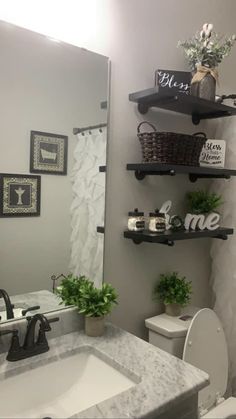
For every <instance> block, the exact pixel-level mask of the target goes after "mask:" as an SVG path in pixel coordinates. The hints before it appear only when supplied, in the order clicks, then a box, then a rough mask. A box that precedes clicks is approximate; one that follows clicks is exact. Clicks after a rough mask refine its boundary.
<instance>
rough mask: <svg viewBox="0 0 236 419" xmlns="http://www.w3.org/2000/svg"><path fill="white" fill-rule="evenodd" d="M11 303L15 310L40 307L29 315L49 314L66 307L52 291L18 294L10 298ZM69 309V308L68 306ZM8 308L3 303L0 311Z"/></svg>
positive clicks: (18, 318) (0, 305)
mask: <svg viewBox="0 0 236 419" xmlns="http://www.w3.org/2000/svg"><path fill="white" fill-rule="evenodd" d="M10 299H11V303H12V304H14V306H15V308H23V309H26V308H30V307H34V306H39V307H40V308H39V309H38V310H34V311H32V313H30V314H29V313H28V315H31V314H33V315H34V314H36V313H49V312H51V311H56V310H61V309H65V308H66V306H65V304H64V303H61V299H60V298H59V297H58V296H57V295H55V294H53V293H52V292H51V291H47V290H41V291H35V292H28V293H26V294H17V295H11V296H10ZM68 307H69V306H68ZM5 309H6V307H5V304H3V302H2V301H1V303H0V311H5ZM22 318H24V317H23V316H20V317H16V318H15V319H8V320H3V321H2V323H4V322H6V321H7V322H9V321H10V322H12V321H17V320H20V319H22Z"/></svg>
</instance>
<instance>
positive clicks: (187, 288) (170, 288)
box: [153, 272, 192, 316]
mask: <svg viewBox="0 0 236 419" xmlns="http://www.w3.org/2000/svg"><path fill="white" fill-rule="evenodd" d="M191 293H192V285H191V282H189V281H186V278H185V277H184V276H183V277H180V276H179V274H178V272H172V273H167V274H161V275H160V281H158V283H157V284H155V286H154V290H153V297H154V299H155V300H157V299H158V300H160V301H162V302H163V303H164V305H165V312H166V314H168V315H169V316H179V315H180V314H181V307H183V306H185V305H187V304H188V303H189V301H190V295H191Z"/></svg>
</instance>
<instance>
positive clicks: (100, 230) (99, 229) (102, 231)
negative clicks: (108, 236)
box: [97, 226, 105, 234]
mask: <svg viewBox="0 0 236 419" xmlns="http://www.w3.org/2000/svg"><path fill="white" fill-rule="evenodd" d="M97 233H102V234H104V233H105V227H102V226H97Z"/></svg>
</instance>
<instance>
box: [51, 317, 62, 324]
mask: <svg viewBox="0 0 236 419" xmlns="http://www.w3.org/2000/svg"><path fill="white" fill-rule="evenodd" d="M59 320H60V318H59V317H53V318H52V319H48V323H55V322H59Z"/></svg>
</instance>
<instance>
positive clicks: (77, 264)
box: [70, 128, 106, 287]
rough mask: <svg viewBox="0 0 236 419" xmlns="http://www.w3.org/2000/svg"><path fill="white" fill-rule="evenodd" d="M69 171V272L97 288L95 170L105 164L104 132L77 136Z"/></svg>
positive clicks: (100, 190) (100, 203)
mask: <svg viewBox="0 0 236 419" xmlns="http://www.w3.org/2000/svg"><path fill="white" fill-rule="evenodd" d="M77 138H78V139H77V145H76V147H75V151H74V167H73V170H72V176H71V180H72V190H73V201H72V206H71V228H72V233H71V260H70V272H72V273H73V274H74V275H86V276H87V277H89V278H90V279H91V280H93V281H94V283H95V285H96V286H97V287H99V286H101V284H102V279H103V242H104V234H100V233H97V226H104V211H105V174H104V173H99V166H102V165H105V161H106V128H102V129H94V130H92V131H86V132H84V133H81V134H78V135H77Z"/></svg>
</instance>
